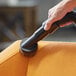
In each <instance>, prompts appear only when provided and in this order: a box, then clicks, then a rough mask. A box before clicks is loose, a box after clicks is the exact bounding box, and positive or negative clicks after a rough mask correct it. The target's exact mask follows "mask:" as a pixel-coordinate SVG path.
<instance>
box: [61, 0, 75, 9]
mask: <svg viewBox="0 0 76 76" xmlns="http://www.w3.org/2000/svg"><path fill="white" fill-rule="evenodd" d="M62 3H63V4H64V5H65V7H66V8H67V9H68V10H72V9H74V8H75V7H76V0H62Z"/></svg>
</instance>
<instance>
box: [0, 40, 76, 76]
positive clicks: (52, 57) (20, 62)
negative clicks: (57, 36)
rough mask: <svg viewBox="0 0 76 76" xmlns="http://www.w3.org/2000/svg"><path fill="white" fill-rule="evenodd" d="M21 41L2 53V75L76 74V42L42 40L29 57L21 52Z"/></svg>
mask: <svg viewBox="0 0 76 76" xmlns="http://www.w3.org/2000/svg"><path fill="white" fill-rule="evenodd" d="M20 42H21V41H16V42H15V43H13V44H12V45H11V46H9V47H8V48H6V49H5V50H4V51H3V52H1V53H0V58H1V57H3V58H1V59H0V76H76V43H74V42H51V41H40V42H39V43H38V44H39V46H38V50H37V53H36V55H35V56H34V57H31V58H28V57H26V56H23V55H22V54H21V53H20V52H19V49H20ZM10 51H11V52H10Z"/></svg>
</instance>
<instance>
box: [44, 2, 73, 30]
mask: <svg viewBox="0 0 76 76" xmlns="http://www.w3.org/2000/svg"><path fill="white" fill-rule="evenodd" d="M70 11H72V8H70V7H67V3H66V2H63V1H62V2H60V3H59V4H57V5H56V6H54V7H53V8H51V9H49V12H48V19H47V21H46V22H45V27H44V29H45V30H49V29H50V27H51V25H52V24H53V23H54V22H55V21H57V20H60V19H62V18H63V17H64V16H65V15H66V13H68V12H70Z"/></svg>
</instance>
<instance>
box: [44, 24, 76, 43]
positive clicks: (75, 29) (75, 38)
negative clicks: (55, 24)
mask: <svg viewBox="0 0 76 76" xmlns="http://www.w3.org/2000/svg"><path fill="white" fill-rule="evenodd" d="M43 40H48V41H64V42H76V26H75V25H71V26H66V27H63V28H60V29H58V30H57V31H55V32H54V33H53V34H50V35H49V36H47V37H46V38H44V39H43Z"/></svg>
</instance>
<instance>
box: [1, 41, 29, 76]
mask: <svg viewBox="0 0 76 76" xmlns="http://www.w3.org/2000/svg"><path fill="white" fill-rule="evenodd" d="M20 42H21V41H16V42H14V43H13V44H12V45H10V46H9V47H8V48H6V49H5V50H3V52H1V53H0V76H26V74H27V73H26V72H27V65H28V58H27V57H25V56H23V55H22V54H21V53H20V52H19V49H20Z"/></svg>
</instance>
